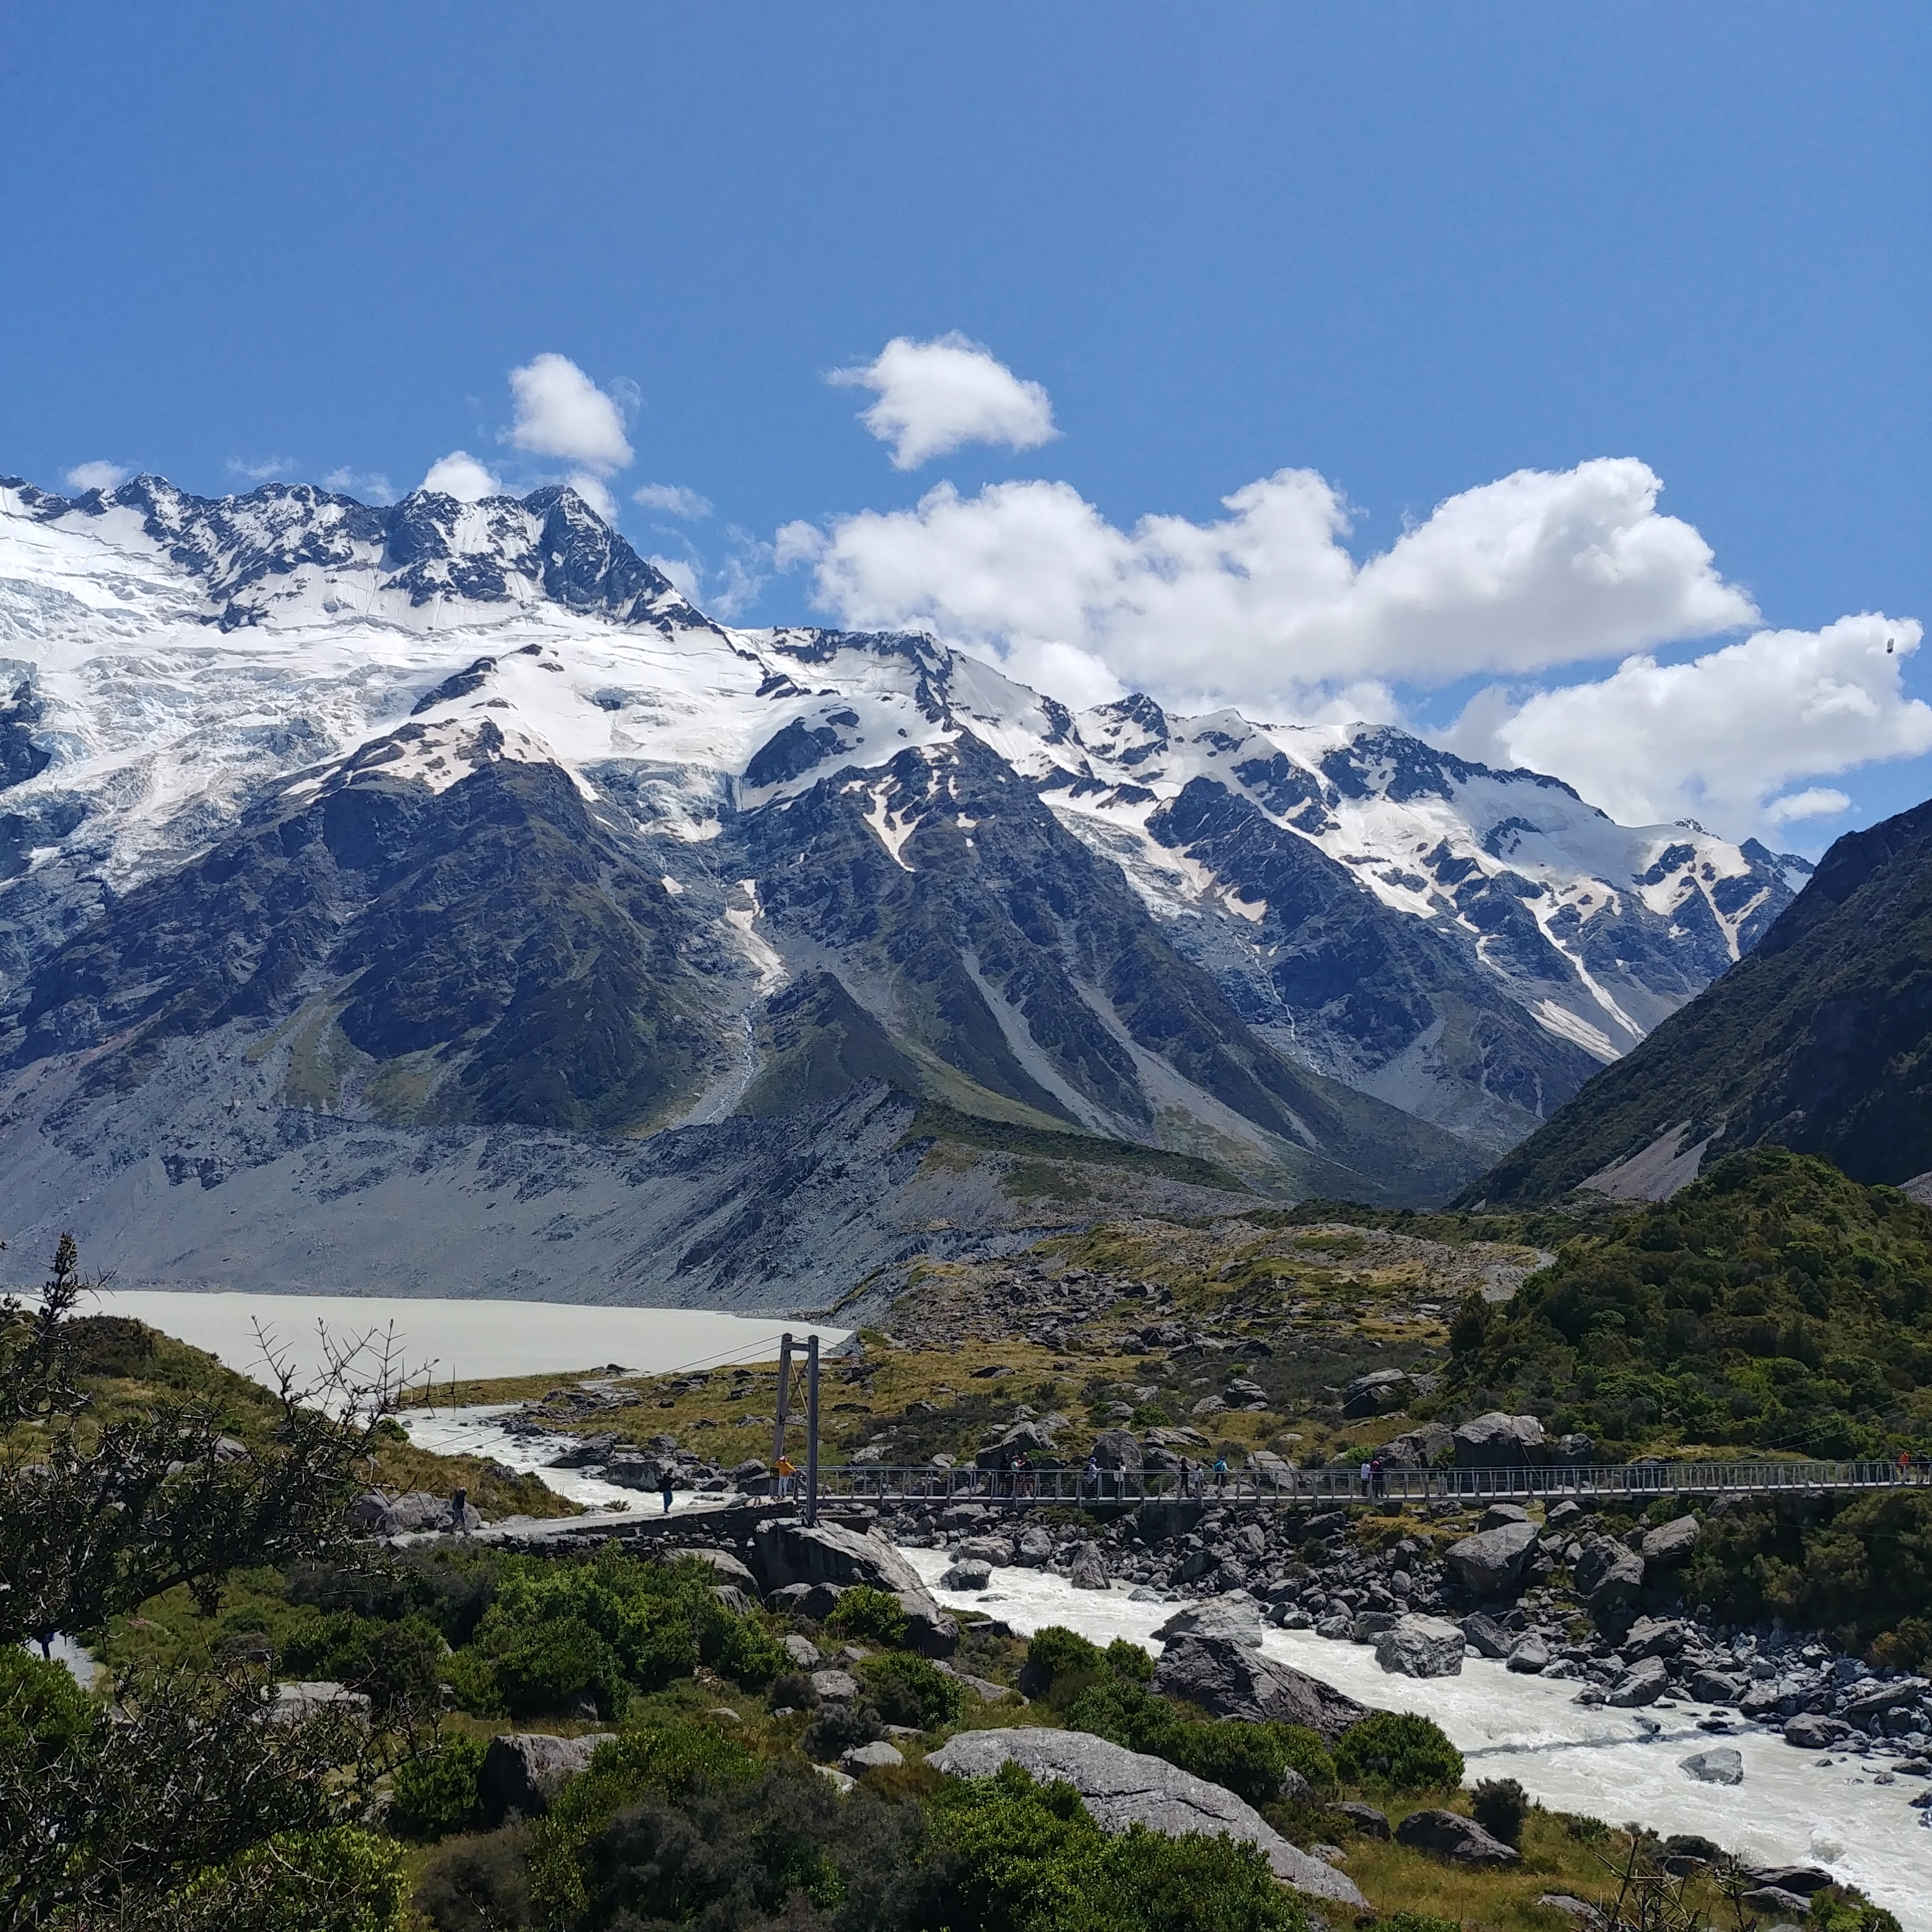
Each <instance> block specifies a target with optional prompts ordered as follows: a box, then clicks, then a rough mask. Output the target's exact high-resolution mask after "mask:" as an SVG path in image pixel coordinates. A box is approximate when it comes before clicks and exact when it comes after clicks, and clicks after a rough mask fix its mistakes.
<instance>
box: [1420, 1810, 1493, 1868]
mask: <svg viewBox="0 0 1932 1932" xmlns="http://www.w3.org/2000/svg"><path fill="white" fill-rule="evenodd" d="M1395 1835H1396V1842H1397V1843H1398V1844H1403V1845H1409V1846H1412V1847H1413V1848H1414V1849H1416V1850H1417V1851H1419V1852H1434V1853H1435V1854H1436V1856H1437V1857H1438V1858H1447V1859H1448V1860H1449V1861H1451V1863H1452V1864H1459V1865H1513V1864H1515V1863H1516V1862H1517V1860H1518V1859H1519V1858H1521V1857H1522V1855H1523V1854H1522V1853H1521V1852H1519V1851H1518V1850H1517V1849H1516V1848H1515V1846H1513V1845H1506V1844H1505V1843H1503V1841H1502V1839H1500V1838H1492V1837H1491V1836H1490V1834H1489V1833H1488V1832H1486V1831H1484V1829H1483V1828H1482V1826H1480V1825H1479V1824H1478V1823H1476V1821H1475V1819H1473V1818H1465V1817H1463V1815H1462V1814H1461V1813H1460V1812H1458V1811H1412V1812H1411V1813H1410V1814H1409V1816H1408V1817H1406V1818H1405V1819H1404V1820H1403V1821H1402V1823H1400V1825H1398V1826H1397V1827H1396V1828H1395Z"/></svg>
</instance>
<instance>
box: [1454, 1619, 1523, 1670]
mask: <svg viewBox="0 0 1932 1932" xmlns="http://www.w3.org/2000/svg"><path fill="white" fill-rule="evenodd" d="M1463 1635H1464V1636H1465V1637H1467V1638H1468V1639H1469V1641H1470V1642H1471V1643H1473V1644H1474V1645H1475V1646H1476V1648H1477V1649H1478V1650H1480V1651H1481V1652H1482V1653H1483V1655H1484V1656H1485V1657H1493V1658H1499V1659H1501V1658H1506V1657H1507V1656H1508V1655H1509V1654H1510V1652H1511V1651H1512V1650H1514V1649H1515V1648H1516V1646H1517V1636H1516V1633H1515V1632H1514V1631H1506V1630H1505V1629H1504V1628H1503V1627H1502V1625H1501V1624H1499V1623H1498V1622H1496V1619H1495V1618H1494V1617H1489V1616H1484V1614H1483V1613H1481V1611H1480V1610H1478V1611H1477V1612H1476V1613H1475V1614H1474V1615H1473V1616H1466V1617H1465V1618H1464V1619H1463Z"/></svg>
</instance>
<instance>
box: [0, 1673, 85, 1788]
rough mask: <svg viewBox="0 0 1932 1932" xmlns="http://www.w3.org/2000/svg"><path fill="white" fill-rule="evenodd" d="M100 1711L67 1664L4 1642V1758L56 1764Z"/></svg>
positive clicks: (0, 1702)
mask: <svg viewBox="0 0 1932 1932" xmlns="http://www.w3.org/2000/svg"><path fill="white" fill-rule="evenodd" d="M94 1712H95V1706H94V1705H93V1703H92V1701H91V1700H89V1698H88V1697H87V1695H86V1693H85V1692H83V1691H82V1689H81V1688H80V1685H77V1683H75V1682H74V1679H73V1678H72V1676H70V1675H69V1673H68V1671H67V1670H66V1669H65V1667H63V1666H62V1665H60V1664H52V1663H49V1662H48V1661H46V1659H44V1658H38V1657H34V1656H31V1655H29V1654H28V1652H26V1651H24V1650H23V1649H20V1646H18V1645H17V1644H6V1645H0V1759H4V1760H5V1761H6V1762H7V1763H10V1764H21V1763H35V1762H37V1763H40V1764H41V1765H43V1766H46V1765H49V1764H51V1763H52V1762H53V1760H55V1758H57V1757H59V1756H60V1754H61V1753H62V1751H65V1749H66V1748H68V1745H71V1744H72V1743H74V1742H75V1741H76V1740H77V1739H79V1738H80V1737H81V1736H83V1735H84V1734H85V1733H86V1732H87V1731H88V1730H89V1729H90V1728H91V1727H92V1724H93V1722H94Z"/></svg>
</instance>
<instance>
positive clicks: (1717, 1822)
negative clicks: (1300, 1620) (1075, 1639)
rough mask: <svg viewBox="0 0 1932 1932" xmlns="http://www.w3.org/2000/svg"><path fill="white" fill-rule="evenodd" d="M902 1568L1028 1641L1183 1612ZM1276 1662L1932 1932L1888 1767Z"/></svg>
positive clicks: (1472, 1686) (1273, 1642)
mask: <svg viewBox="0 0 1932 1932" xmlns="http://www.w3.org/2000/svg"><path fill="white" fill-rule="evenodd" d="M904 1556H905V1557H906V1559H907V1561H908V1562H910V1564H911V1565H913V1568H915V1569H916V1570H917V1571H918V1572H919V1574H920V1576H921V1577H923V1578H924V1579H925V1580H926V1583H927V1586H928V1587H929V1588H930V1589H932V1593H933V1595H935V1597H937V1598H938V1599H939V1601H941V1603H943V1604H947V1605H949V1606H950V1607H953V1608H955V1609H961V1610H986V1611H988V1612H989V1613H991V1614H992V1615H993V1616H998V1617H1003V1618H1004V1619H1006V1621H1007V1622H1008V1623H1010V1625H1012V1626H1013V1628H1014V1629H1015V1630H1016V1631H1019V1632H1021V1633H1022V1634H1031V1633H1032V1632H1033V1631H1035V1630H1037V1628H1039V1627H1040V1625H1043V1624H1049V1623H1055V1624H1064V1625H1067V1627H1068V1628H1070V1629H1073V1630H1076V1631H1079V1632H1080V1633H1081V1634H1082V1636H1085V1637H1091V1638H1093V1639H1094V1640H1096V1641H1097V1642H1099V1643H1106V1642H1108V1641H1109V1640H1112V1638H1115V1637H1127V1638H1130V1639H1131V1640H1133V1642H1135V1643H1140V1644H1145V1646H1147V1648H1148V1649H1150V1650H1151V1651H1153V1652H1154V1653H1155V1654H1156V1655H1158V1654H1159V1653H1160V1649H1161V1646H1160V1642H1159V1641H1158V1640H1157V1639H1156V1638H1155V1637H1154V1631H1155V1630H1156V1629H1157V1628H1158V1627H1159V1626H1160V1625H1161V1624H1163V1623H1164V1622H1166V1620H1167V1619H1168V1618H1169V1616H1172V1614H1173V1613H1174V1610H1175V1608H1176V1606H1175V1605H1174V1604H1150V1603H1138V1604H1137V1603H1134V1602H1133V1601H1130V1598H1129V1597H1128V1595H1127V1592H1126V1590H1125V1589H1123V1588H1120V1587H1116V1588H1115V1589H1112V1590H1106V1591H1101V1590H1076V1589H1074V1588H1073V1586H1072V1585H1071V1584H1070V1583H1068V1582H1067V1580H1066V1579H1065V1578H1064V1577H1057V1576H1055V1575H1053V1574H1052V1573H1051V1572H1050V1571H1038V1570H1020V1569H1004V1568H1003V1569H998V1570H995V1571H994V1572H993V1581H992V1589H989V1590H985V1591H951V1590H944V1589H941V1588H940V1587H939V1582H938V1580H939V1577H940V1576H941V1574H942V1573H943V1572H944V1571H945V1570H946V1568H947V1565H948V1564H949V1563H950V1560H951V1559H950V1558H949V1557H947V1555H946V1554H945V1553H944V1552H943V1551H941V1550H907V1551H905V1552H904ZM1262 1651H1263V1653H1264V1654H1265V1655H1268V1656H1269V1657H1274V1658H1280V1660H1281V1661H1283V1663H1285V1664H1292V1665H1294V1666H1295V1668H1296V1669H1297V1670H1305V1671H1306V1672H1307V1673H1308V1674H1309V1675H1310V1676H1312V1677H1319V1678H1320V1679H1322V1680H1323V1681H1324V1682H1326V1683H1328V1684H1332V1685H1334V1686H1335V1688H1337V1690H1339V1691H1346V1692H1347V1693H1348V1694H1349V1696H1350V1697H1355V1698H1358V1699H1359V1700H1361V1702H1362V1703H1365V1704H1377V1705H1380V1706H1383V1707H1385V1709H1391V1710H1398V1711H1417V1712H1421V1713H1422V1714H1423V1715H1425V1716H1427V1717H1430V1718H1434V1719H1435V1720H1436V1722H1437V1723H1438V1724H1440V1725H1441V1726H1442V1728H1443V1729H1444V1730H1445V1731H1446V1732H1448V1734H1449V1736H1450V1737H1451V1739H1453V1740H1454V1742H1455V1744H1456V1746H1457V1748H1458V1749H1459V1750H1460V1751H1461V1752H1462V1753H1463V1756H1464V1757H1465V1758H1466V1760H1468V1763H1469V1778H1470V1779H1471V1780H1472V1781H1474V1780H1475V1779H1476V1778H1505V1777H1508V1778H1515V1779H1517V1781H1519V1782H1520V1784H1522V1785H1523V1788H1524V1789H1525V1790H1526V1791H1528V1792H1529V1793H1530V1795H1531V1796H1532V1797H1534V1798H1535V1799H1538V1800H1540V1801H1541V1802H1542V1803H1543V1804H1544V1805H1547V1806H1549V1807H1550V1808H1551V1809H1553V1810H1558V1811H1581V1812H1586V1813H1588V1814H1590V1815H1592V1816H1593V1817H1598V1818H1602V1819H1604V1820H1607V1821H1608V1822H1609V1823H1612V1824H1613V1825H1614V1824H1622V1823H1625V1821H1626V1820H1632V1821H1635V1822H1637V1823H1643V1824H1645V1825H1648V1826H1652V1828H1653V1829H1655V1830H1657V1831H1659V1832H1665V1833H1669V1832H1699V1833H1701V1834H1702V1835H1703V1836H1705V1837H1706V1838H1712V1839H1715V1841H1717V1842H1718V1843H1719V1844H1721V1845H1724V1846H1726V1847H1727V1848H1728V1849H1731V1850H1734V1851H1736V1852H1739V1853H1741V1854H1742V1855H1744V1856H1745V1857H1747V1858H1751V1859H1754V1860H1756V1861H1759V1862H1761V1863H1763V1864H1793V1863H1803V1862H1809V1863H1814V1864H1821V1865H1824V1866H1827V1867H1829V1868H1830V1869H1831V1870H1832V1872H1833V1873H1834V1874H1835V1875H1836V1876H1839V1877H1841V1878H1843V1879H1846V1880H1848V1881H1849V1882H1851V1883H1852V1884H1855V1885H1859V1886H1861V1888H1863V1889H1864V1891H1865V1892H1866V1893H1867V1894H1868V1895H1869V1896H1870V1897H1872V1898H1873V1900H1876V1901H1877V1902H1878V1903H1880V1904H1882V1905H1885V1906H1888V1907H1889V1908H1890V1909H1891V1910H1892V1911H1893V1912H1896V1913H1897V1915H1898V1918H1899V1921H1900V1924H1903V1926H1904V1927H1905V1928H1906V1932H1932V1830H1927V1829H1922V1828H1921V1826H1920V1824H1919V1822H1918V1821H1919V1820H1920V1819H1921V1817H1925V1816H1926V1815H1927V1814H1925V1813H1924V1812H1920V1811H1913V1810H1912V1809H1911V1808H1910V1805H1909V1800H1910V1799H1912V1797H1913V1796H1915V1794H1916V1793H1919V1792H1921V1791H1922V1790H1924V1789H1925V1781H1924V1780H1922V1779H1917V1778H1900V1779H1899V1781H1898V1782H1897V1784H1891V1785H1881V1784H1873V1782H1872V1778H1873V1773H1874V1772H1876V1770H1877V1769H1879V1768H1880V1766H1881V1764H1882V1762H1883V1761H1882V1760H1877V1759H1873V1760H1869V1761H1867V1762H1866V1763H1861V1762H1860V1761H1859V1760H1857V1759H1855V1758H1846V1757H1840V1756H1838V1754H1833V1759H1834V1761H1833V1763H1832V1766H1831V1768H1830V1769H1829V1770H1823V1769H1818V1768H1817V1766H1818V1755H1819V1754H1817V1753H1816V1752H1814V1751H1794V1750H1793V1748H1792V1747H1791V1746H1790V1745H1787V1743H1786V1742H1784V1739H1783V1738H1782V1737H1781V1736H1779V1735H1778V1733H1775V1732H1769V1731H1761V1730H1757V1729H1756V1728H1755V1727H1752V1726H1750V1725H1745V1724H1740V1725H1739V1727H1737V1729H1736V1730H1734V1731H1733V1732H1732V1733H1730V1735H1728V1736H1722V1737H1717V1736H1712V1735H1711V1734H1710V1733H1707V1732H1703V1731H1700V1730H1698V1729H1697V1727H1696V1725H1695V1724H1694V1723H1693V1722H1692V1721H1691V1719H1690V1718H1689V1717H1688V1715H1686V1713H1685V1709H1684V1707H1682V1706H1678V1707H1676V1709H1665V1710H1660V1711H1656V1712H1650V1713H1648V1714H1646V1715H1647V1716H1648V1717H1649V1720H1650V1721H1651V1722H1652V1723H1657V1724H1661V1725H1662V1727H1663V1728H1662V1730H1661V1732H1660V1733H1658V1735H1656V1736H1646V1733H1645V1729H1644V1727H1643V1725H1642V1724H1640V1723H1639V1722H1638V1720H1637V1714H1635V1713H1633V1712H1628V1711H1613V1710H1609V1709H1601V1708H1599V1709H1591V1708H1589V1706H1583V1705H1579V1704H1577V1703H1573V1702H1572V1701H1571V1700H1573V1699H1574V1697H1575V1696H1576V1694H1577V1686H1576V1685H1574V1683H1564V1682H1560V1681H1559V1682H1554V1683H1545V1682H1544V1681H1543V1680H1542V1679H1541V1678H1536V1677H1525V1676H1517V1675H1514V1674H1512V1673H1511V1672H1509V1671H1508V1670H1505V1669H1504V1667H1502V1664H1498V1663H1495V1662H1493V1661H1491V1660H1490V1659H1489V1658H1468V1659H1466V1661H1464V1664H1463V1674H1462V1675H1461V1676H1460V1677H1439V1678H1431V1679H1418V1678H1411V1677H1403V1676H1391V1675H1388V1674H1387V1673H1385V1672H1384V1671H1383V1670H1382V1668H1381V1667H1380V1666H1379V1664H1377V1663H1376V1657H1375V1652H1374V1650H1373V1648H1372V1647H1371V1646H1368V1645H1366V1644H1354V1643H1336V1642H1334V1641H1332V1640H1329V1639H1327V1638H1324V1637H1316V1635H1315V1634H1313V1631H1278V1630H1272V1629H1271V1630H1268V1631H1265V1633H1264V1634H1263V1637H1262ZM1697 1715H1700V1716H1701V1715H1703V1709H1701V1708H1700V1709H1699V1711H1698V1713H1697ZM1714 1745H1730V1746H1731V1747H1732V1748H1734V1749H1735V1750H1736V1751H1738V1752H1739V1754H1740V1755H1741V1756H1742V1758H1743V1760H1744V1766H1745V1777H1744V1782H1743V1784H1740V1785H1735V1786H1729V1787H1727V1786H1723V1785H1711V1784H1700V1783H1698V1782H1697V1781H1696V1780H1695V1779H1694V1778H1691V1777H1690V1776H1689V1775H1688V1773H1686V1772H1683V1771H1682V1770H1680V1769H1679V1761H1680V1760H1682V1759H1684V1758H1685V1757H1689V1756H1690V1755H1691V1754H1692V1753H1693V1752H1694V1751H1706V1750H1709V1749H1710V1748H1712V1746H1714Z"/></svg>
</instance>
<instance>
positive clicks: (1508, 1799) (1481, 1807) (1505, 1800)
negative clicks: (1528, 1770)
mask: <svg viewBox="0 0 1932 1932" xmlns="http://www.w3.org/2000/svg"><path fill="white" fill-rule="evenodd" d="M1470 1797H1471V1802H1470V1805H1469V1811H1470V1814H1471V1816H1472V1817H1474V1818H1475V1821H1476V1823H1478V1824H1479V1825H1480V1826H1482V1828H1483V1829H1484V1831H1486V1832H1489V1833H1490V1835H1492V1836H1493V1837H1495V1838H1500V1839H1502V1841H1503V1843H1505V1844H1506V1845H1517V1846H1520V1845H1521V1844H1522V1843H1523V1820H1524V1819H1525V1818H1526V1817H1528V1816H1529V1793H1528V1792H1526V1790H1524V1789H1523V1787H1522V1786H1521V1785H1520V1784H1518V1783H1517V1781H1516V1780H1515V1779H1514V1778H1484V1780H1483V1781H1481V1783H1480V1784H1478V1786H1477V1787H1476V1788H1475V1790H1474V1791H1473V1792H1472V1793H1471V1794H1470Z"/></svg>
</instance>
